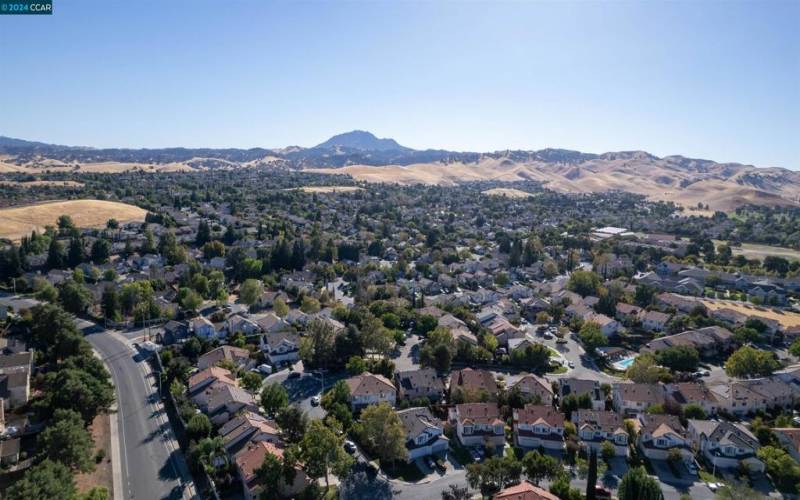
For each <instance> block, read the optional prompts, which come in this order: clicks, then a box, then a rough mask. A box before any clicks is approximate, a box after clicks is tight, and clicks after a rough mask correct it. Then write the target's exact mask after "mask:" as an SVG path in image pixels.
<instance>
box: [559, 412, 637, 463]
mask: <svg viewBox="0 0 800 500" xmlns="http://www.w3.org/2000/svg"><path fill="white" fill-rule="evenodd" d="M572 423H573V424H575V429H576V431H577V433H578V438H579V439H580V442H581V446H584V447H586V448H589V449H592V450H595V451H597V452H598V453H599V452H600V451H601V450H602V446H603V443H605V442H606V441H608V442H610V443H611V444H612V445H613V446H614V453H615V454H616V455H617V456H621V457H626V456H628V432H627V431H626V430H625V422H624V421H623V419H622V417H621V416H620V415H619V414H617V413H614V412H611V411H604V410H602V411H598V410H576V411H573V412H572Z"/></svg>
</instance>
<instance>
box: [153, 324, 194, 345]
mask: <svg viewBox="0 0 800 500" xmlns="http://www.w3.org/2000/svg"><path fill="white" fill-rule="evenodd" d="M188 336H189V326H188V325H187V324H186V323H183V322H180V321H175V320H169V321H167V323H166V324H165V325H164V332H163V333H161V339H160V340H161V342H162V343H163V344H166V345H172V344H176V343H178V342H180V341H181V340H183V339H185V338H187V337H188Z"/></svg>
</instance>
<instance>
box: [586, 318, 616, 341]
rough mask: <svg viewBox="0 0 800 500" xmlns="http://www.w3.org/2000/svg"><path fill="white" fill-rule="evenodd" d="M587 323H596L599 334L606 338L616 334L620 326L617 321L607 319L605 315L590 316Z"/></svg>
mask: <svg viewBox="0 0 800 500" xmlns="http://www.w3.org/2000/svg"><path fill="white" fill-rule="evenodd" d="M587 321H591V322H593V323H597V324H598V325H599V326H600V332H602V334H603V335H605V336H606V337H610V336H612V335H614V334H616V333H617V330H619V326H620V325H619V322H618V321H617V320H615V319H612V318H609V317H608V316H606V315H605V314H592V315H591V316H589V318H588V319H587Z"/></svg>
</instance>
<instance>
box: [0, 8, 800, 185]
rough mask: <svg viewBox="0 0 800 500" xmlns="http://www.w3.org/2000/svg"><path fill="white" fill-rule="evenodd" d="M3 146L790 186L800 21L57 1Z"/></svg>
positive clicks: (30, 38) (20, 55) (799, 107)
mask: <svg viewBox="0 0 800 500" xmlns="http://www.w3.org/2000/svg"><path fill="white" fill-rule="evenodd" d="M53 3H54V15H52V16H0V47H2V57H0V135H7V136H12V137H19V138H24V139H31V140H41V141H45V142H53V143H59V144H69V145H86V146H96V147H110V146H120V147H162V146H209V147H254V146H263V147H282V146H287V145H301V146H311V145H314V144H317V143H319V142H322V141H323V140H325V139H327V138H328V137H329V136H331V135H333V134H336V133H340V132H345V131H348V130H352V129H364V130H369V131H371V132H373V133H375V134H376V135H378V136H380V137H392V138H394V139H396V140H397V141H398V142H400V143H401V144H403V145H406V146H409V147H413V148H419V149H424V148H446V149H454V150H468V151H493V150H498V149H506V148H513V149H517V148H519V149H540V148H545V147H561V148H569V149H577V150H581V151H586V152H594V153H601V152H605V151H617V150H632V149H642V150H647V151H649V152H651V153H653V154H656V155H667V154H683V155H687V156H694V157H701V158H708V159H713V160H718V161H740V162H744V163H753V164H756V165H759V166H781V167H787V168H794V169H800V2H799V1H794V0H792V1H787V2H782V3H781V2H769V1H755V2H730V1H714V2H702V1H688V2H675V1H670V2H657V1H644V0H643V1H639V2H623V1H618V2H586V1H584V2H576V3H565V2H557V3H541V2H510V3H497V2H448V3H439V2H422V3H420V2H416V3H411V2H394V1H393V2H388V1H387V2H384V1H371V2H335V1H333V0H331V1H320V2H313V3H298V2H267V1H264V0H232V1H219V0H191V1H190V0H186V1H166V0H158V1H155V0H153V1H150V0H136V1H111V0H104V1H100V0H98V1H88V0H53Z"/></svg>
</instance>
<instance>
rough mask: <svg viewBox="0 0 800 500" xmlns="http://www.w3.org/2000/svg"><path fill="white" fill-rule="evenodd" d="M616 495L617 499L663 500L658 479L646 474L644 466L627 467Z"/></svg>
mask: <svg viewBox="0 0 800 500" xmlns="http://www.w3.org/2000/svg"><path fill="white" fill-rule="evenodd" d="M618 497H619V500H664V494H663V493H662V492H661V487H660V485H659V483H658V481H656V480H655V479H653V478H652V477H650V476H648V475H647V471H646V470H645V469H644V467H635V468H633V469H629V470H628V472H626V473H625V475H624V476H622V481H620V483H619V492H618ZM587 500H589V497H588V495H587Z"/></svg>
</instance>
